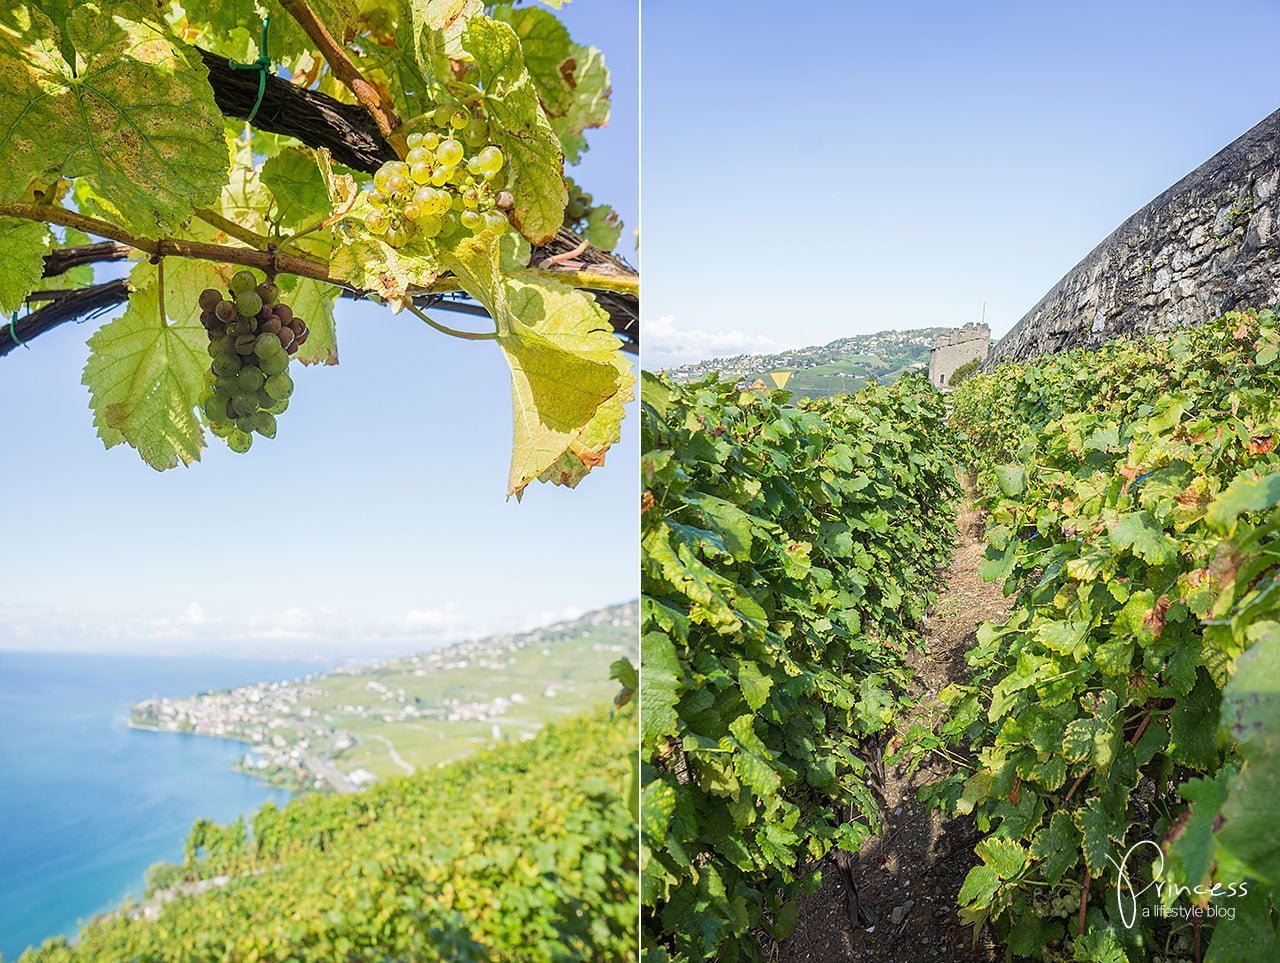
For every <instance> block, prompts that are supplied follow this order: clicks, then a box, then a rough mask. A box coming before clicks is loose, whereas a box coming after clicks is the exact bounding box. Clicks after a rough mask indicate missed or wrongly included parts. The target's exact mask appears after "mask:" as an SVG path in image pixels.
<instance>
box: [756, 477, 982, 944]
mask: <svg viewBox="0 0 1280 963" xmlns="http://www.w3.org/2000/svg"><path fill="white" fill-rule="evenodd" d="M982 529H983V523H982V519H981V517H980V516H979V514H978V513H977V512H976V510H974V509H973V508H972V503H971V502H966V507H965V508H964V509H963V510H962V511H961V514H960V517H959V535H958V537H957V544H956V552H955V556H954V558H953V560H952V563H951V567H950V568H949V569H948V571H947V573H946V575H945V584H944V587H943V588H942V590H941V591H940V593H939V596H938V600H937V603H936V604H935V605H934V607H933V610H932V612H931V613H930V614H929V617H928V619H927V620H926V622H925V624H924V626H923V635H924V646H923V650H922V651H919V652H916V653H914V654H913V656H912V659H911V661H912V663H913V669H914V670H915V673H916V683H915V685H916V692H915V695H916V696H918V699H917V700H916V708H915V710H914V711H913V712H912V713H910V714H909V715H908V716H907V717H905V718H903V719H902V720H900V722H899V724H898V726H897V730H898V733H905V732H906V731H907V730H909V729H910V728H911V727H912V725H914V724H916V723H917V722H923V723H925V724H928V721H929V720H930V718H931V717H933V716H935V715H936V714H937V712H938V705H937V700H936V696H937V693H938V692H939V691H940V690H941V689H942V688H943V687H945V686H946V685H948V684H949V683H951V682H961V681H964V680H965V679H966V678H967V666H966V665H965V662H964V653H965V651H966V650H967V649H968V648H969V647H970V646H971V645H972V644H973V640H974V633H975V632H976V630H977V628H978V626H979V625H981V624H982V623H983V622H984V621H986V620H988V619H994V618H999V617H1000V616H1001V615H1002V614H1003V613H1004V611H1005V606H1006V601H1005V599H1004V596H1003V595H1002V594H1001V591H1000V589H999V588H998V587H996V586H994V585H989V584H987V583H986V582H984V581H982V579H981V578H979V576H978V564H979V562H980V561H981V559H982V553H983V550H984V547H985V545H984V543H983V540H982ZM891 741H892V740H891ZM951 771H952V767H951V764H950V763H948V762H946V760H944V759H942V758H940V757H938V756H937V755H933V756H931V757H930V758H929V759H928V760H926V761H925V763H924V764H923V765H922V766H921V767H920V768H919V769H918V770H917V771H916V772H914V773H911V774H908V773H907V772H906V771H905V767H893V766H885V767H884V773H883V785H882V786H881V787H880V788H881V791H882V798H883V800H884V806H885V814H884V815H885V831H884V833H883V834H882V835H880V836H878V837H876V838H874V839H872V840H871V841H869V842H868V844H867V845H866V847H865V848H864V849H863V850H862V852H860V853H859V854H858V855H857V856H856V857H853V858H852V859H850V860H848V863H849V865H848V866H847V867H846V868H845V869H844V870H843V871H842V869H841V867H839V866H837V865H836V862H835V859H834V857H828V859H827V860H826V861H824V864H823V866H822V875H823V884H822V888H821V889H820V890H819V891H818V892H817V893H816V894H814V896H812V897H811V898H809V899H808V900H806V901H804V902H803V903H802V905H801V908H800V925H799V927H798V928H797V929H796V931H795V933H793V934H792V935H791V936H790V937H789V938H788V939H787V940H785V941H784V942H783V943H781V944H780V945H778V946H777V947H775V948H774V954H773V955H774V958H775V959H776V960H778V961H779V963H844V961H852V960H858V961H864V963H908V961H910V963H916V961H929V960H938V961H945V963H977V961H982V963H987V961H995V960H998V959H1001V958H1002V955H1001V954H1000V953H999V951H998V950H997V949H996V947H995V946H994V944H992V943H991V941H990V940H989V939H988V938H987V937H986V934H985V933H984V934H981V935H980V937H979V939H978V941H977V942H976V944H975V942H974V938H973V931H972V930H971V929H970V928H969V927H967V926H965V925H964V924H962V923H961V922H960V920H959V918H958V917H957V915H956V908H955V898H956V893H957V892H959V889H960V885H961V883H962V882H963V881H964V878H965V876H966V874H967V873H968V872H969V869H970V867H972V866H973V864H974V863H975V862H976V859H977V858H976V857H975V856H974V853H973V847H974V844H975V843H976V842H977V839H978V833H977V832H976V831H975V830H974V828H973V826H972V824H971V823H970V822H969V821H968V820H967V819H948V818H946V817H945V816H943V815H942V814H940V813H938V812H935V811H932V810H930V809H929V808H927V807H926V806H924V805H922V804H921V803H920V802H919V801H918V800H917V798H916V796H917V791H918V790H919V789H920V787H922V786H924V785H927V784H928V783H932V782H936V781H937V780H938V779H940V778H941V777H943V776H945V775H947V774H948V773H949V772H951ZM850 884H852V892H853V895H854V899H853V900H850V898H849V897H850ZM855 914H856V917H857V918H856V919H853V918H852V917H853V916H854V915H855Z"/></svg>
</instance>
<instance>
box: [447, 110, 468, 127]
mask: <svg viewBox="0 0 1280 963" xmlns="http://www.w3.org/2000/svg"><path fill="white" fill-rule="evenodd" d="M469 123H471V114H469V113H468V112H467V109H466V108H465V107H459V108H458V109H457V110H455V111H454V112H453V113H452V114H450V115H449V126H450V127H452V128H453V129H454V130H462V128H464V127H466V126H467V124H469Z"/></svg>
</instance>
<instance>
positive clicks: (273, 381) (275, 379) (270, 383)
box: [255, 372, 293, 404]
mask: <svg viewBox="0 0 1280 963" xmlns="http://www.w3.org/2000/svg"><path fill="white" fill-rule="evenodd" d="M266 390H267V394H269V395H270V396H271V397H272V398H275V399H276V400H277V401H283V400H285V399H286V398H288V397H290V396H291V395H292V394H293V379H292V378H290V377H289V374H288V372H281V373H280V374H277V375H272V376H271V377H270V378H268V379H267V385H266ZM255 404H256V402H255Z"/></svg>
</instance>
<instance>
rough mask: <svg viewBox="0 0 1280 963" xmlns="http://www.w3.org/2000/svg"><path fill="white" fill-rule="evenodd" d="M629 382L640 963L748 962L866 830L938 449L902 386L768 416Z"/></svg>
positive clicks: (711, 391)
mask: <svg viewBox="0 0 1280 963" xmlns="http://www.w3.org/2000/svg"><path fill="white" fill-rule="evenodd" d="M788 397H789V396H788V395H787V394H786V393H785V392H772V393H766V392H764V391H747V392H743V393H739V392H738V390H737V389H736V388H735V387H734V386H733V385H731V384H725V383H720V382H716V381H714V380H705V381H702V382H699V383H697V384H693V385H688V386H682V385H676V384H673V383H671V382H670V381H668V380H666V379H664V378H659V377H654V376H651V375H646V376H645V381H644V384H643V390H642V404H643V420H644V426H643V450H644V459H643V484H644V486H645V489H646V494H645V499H644V504H645V506H646V507H645V511H644V515H643V523H642V563H641V564H642V589H643V595H644V599H643V603H642V604H643V609H642V646H641V658H642V670H641V677H642V680H643V687H642V690H641V702H642V716H643V734H642V747H643V749H642V752H643V782H644V789H643V811H644V820H643V823H642V849H641V867H642V883H641V886H642V901H643V904H644V906H645V935H644V940H645V947H646V950H647V954H648V955H647V956H646V959H648V960H654V961H657V960H666V959H675V960H703V959H712V958H714V959H719V960H742V959H759V958H760V949H759V945H758V942H757V931H758V929H759V928H761V927H763V928H764V929H765V931H766V932H768V933H770V934H771V935H773V936H775V937H782V936H784V935H786V933H787V932H789V930H790V928H791V927H793V926H794V925H795V921H796V904H795V899H796V897H798V896H799V895H801V894H802V893H804V892H807V891H811V890H812V889H813V888H814V887H815V886H816V885H817V882H818V880H817V878H816V877H815V876H814V875H813V874H812V873H811V872H810V871H809V870H808V869H806V867H807V866H808V865H809V864H810V863H811V862H812V861H814V860H817V859H818V858H819V857H821V856H822V855H823V854H824V853H826V852H828V851H829V850H830V849H831V848H832V847H836V846H838V847H841V848H844V849H847V850H850V851H856V850H857V849H858V847H859V845H860V844H861V842H862V840H863V838H865V836H866V835H867V834H868V833H869V832H870V831H872V830H873V829H874V828H875V827H876V823H877V816H876V813H877V809H876V805H875V802H874V800H873V799H872V797H871V794H870V792H869V790H868V788H867V785H866V775H867V763H866V762H865V760H864V758H863V755H862V754H860V750H859V743H860V742H862V741H863V740H865V739H866V738H867V737H872V736H874V735H876V734H877V733H879V732H882V731H883V730H884V729H885V728H886V727H887V726H888V725H889V723H890V721H891V720H892V718H893V716H894V713H895V712H896V710H897V708H898V706H899V704H900V700H901V698H902V695H901V693H902V691H903V684H904V682H905V681H906V679H907V677H908V670H907V669H906V667H905V665H904V661H903V656H904V654H905V651H906V647H907V646H908V645H909V644H910V642H911V640H912V639H913V638H914V633H913V629H914V626H915V625H916V624H917V623H918V621H919V620H920V618H921V616H922V615H923V614H924V611H925V608H926V607H927V605H928V604H929V602H930V600H931V598H932V591H931V586H932V584H933V582H934V578H935V572H936V570H937V568H938V566H940V565H941V564H943V563H944V562H945V561H946V559H947V557H948V555H949V552H950V547H951V538H952V535H953V523H952V518H951V505H950V501H951V499H952V498H953V497H954V496H955V494H956V484H955V479H954V471H953V453H952V450H951V449H952V441H953V439H954V435H953V434H952V433H951V432H950V431H949V430H948V429H947V427H946V425H945V423H944V419H943V409H942V404H941V399H940V396H939V395H938V394H937V393H936V392H935V391H934V390H933V389H932V388H930V387H929V386H928V385H927V384H925V383H924V382H923V381H922V380H919V379H903V380H901V381H899V382H897V383H896V384H894V385H893V386H892V387H882V386H871V387H868V388H866V389H864V390H863V391H862V392H860V393H859V394H858V395H856V396H853V397H848V396H844V397H839V398H834V399H830V400H824V401H818V402H807V403H805V404H803V405H802V406H800V407H791V406H789V405H787V404H786V401H787V399H788Z"/></svg>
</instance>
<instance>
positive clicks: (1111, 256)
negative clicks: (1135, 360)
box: [987, 110, 1280, 367]
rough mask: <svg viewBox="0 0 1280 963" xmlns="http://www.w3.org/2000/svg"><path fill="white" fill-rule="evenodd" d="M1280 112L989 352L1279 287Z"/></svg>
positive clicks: (1031, 347) (1020, 349)
mask: <svg viewBox="0 0 1280 963" xmlns="http://www.w3.org/2000/svg"><path fill="white" fill-rule="evenodd" d="M1278 180H1280V110H1278V111H1276V112H1275V113H1273V114H1271V116H1269V117H1267V118H1266V119H1265V120H1263V121H1262V122H1261V123H1260V124H1258V125H1257V126H1256V127H1254V128H1253V129H1252V130H1250V131H1249V132H1248V133H1246V134H1244V135H1243V136H1242V137H1240V138H1239V139H1237V140H1236V141H1234V142H1233V143H1231V144H1230V145H1229V146H1227V147H1226V148H1224V149H1223V150H1221V151H1219V152H1218V153H1217V154H1215V155H1214V156H1213V157H1211V158H1210V159H1209V160H1208V161H1206V162H1205V163H1204V164H1202V165H1201V166H1200V167H1197V168H1196V169H1195V170H1194V171H1192V172H1191V173H1190V174H1188V175H1187V176H1186V177H1184V178H1183V179H1182V180H1180V181H1178V183H1176V184H1174V185H1173V186H1172V187H1170V188H1169V189H1168V190H1167V191H1165V192H1164V193H1163V194H1161V195H1160V196H1159V197H1157V198H1156V199H1155V200H1153V201H1152V202H1151V203H1150V204H1148V205H1147V206H1146V207H1144V208H1142V210H1140V211H1138V212H1137V213H1136V214H1134V215H1133V216H1132V217H1130V218H1129V219H1128V220H1126V221H1125V222H1124V223H1123V224H1121V225H1120V226H1119V227H1118V228H1116V230H1115V231H1114V232H1113V233H1112V234H1111V236H1110V237H1108V238H1107V239H1106V240H1105V241H1103V242H1102V243H1101V244H1099V245H1098V246H1097V247H1096V248H1094V249H1093V251H1092V252H1091V253H1090V254H1089V256H1088V257H1086V258H1085V259H1084V260H1083V261H1081V262H1080V263H1079V264H1077V265H1076V266H1075V267H1074V268H1072V269H1071V271H1070V272H1068V273H1067V275H1066V276H1065V277H1064V278H1063V279H1062V280H1061V281H1059V282H1058V283H1057V284H1056V285H1054V287H1053V289H1052V290H1050V291H1049V293H1048V294H1046V295H1045V296H1044V297H1043V298H1041V299H1040V303H1039V304H1037V305H1036V306H1035V307H1034V308H1032V309H1031V310H1030V311H1028V312H1027V314H1026V315H1025V316H1024V317H1023V318H1022V320H1021V321H1019V322H1018V324H1017V325H1016V326H1015V327H1014V328H1013V330H1012V331H1010V332H1009V333H1008V334H1007V335H1005V337H1004V338H1003V339H1002V340H1001V341H1000V343H999V344H998V345H996V347H995V348H994V349H993V350H992V352H991V357H990V359H989V360H988V362H987V366H988V367H989V366H990V365H992V364H994V363H995V362H996V361H1021V360H1025V359H1027V358H1032V357H1035V356H1036V355H1039V354H1045V353H1049V352H1054V351H1065V350H1067V349H1069V348H1077V347H1097V346H1098V345H1100V344H1102V343H1103V342H1105V341H1110V340H1111V339H1112V338H1115V337H1118V336H1120V335H1130V336H1132V335H1138V334H1145V333H1148V332H1152V331H1168V330H1172V329H1174V328H1182V327H1189V326H1192V325H1197V324H1203V323H1204V322H1205V321H1209V320H1212V319H1213V318H1215V317H1217V316H1218V315H1220V314H1222V313H1223V312H1224V311H1229V310H1231V309H1233V308H1240V307H1270V306H1271V305H1272V304H1274V303H1275V301H1276V299H1277V296H1278V295H1280V257H1277V245H1278V244H1280V231H1278V230H1277V218H1278V216H1280V210H1278V208H1277V205H1278V204H1280V199H1278V198H1277V196H1276V188H1277V181H1278Z"/></svg>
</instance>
